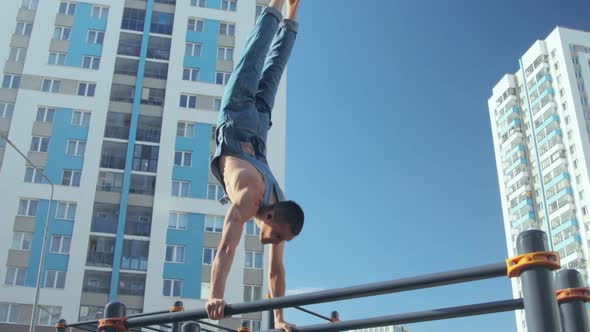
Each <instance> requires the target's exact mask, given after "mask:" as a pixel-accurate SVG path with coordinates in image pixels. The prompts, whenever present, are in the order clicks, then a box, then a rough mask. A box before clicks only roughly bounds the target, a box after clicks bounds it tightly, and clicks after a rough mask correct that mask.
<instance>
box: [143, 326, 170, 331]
mask: <svg viewBox="0 0 590 332" xmlns="http://www.w3.org/2000/svg"><path fill="white" fill-rule="evenodd" d="M141 328H142V329H148V330H152V331H156V332H168V331H166V330H160V329H157V328H155V327H151V326H142V327H141Z"/></svg>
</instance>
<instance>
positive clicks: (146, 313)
mask: <svg viewBox="0 0 590 332" xmlns="http://www.w3.org/2000/svg"><path fill="white" fill-rule="evenodd" d="M167 312H170V311H169V310H161V311H155V312H142V313H140V314H134V315H129V316H127V317H128V318H132V317H133V318H135V317H144V316H151V315H159V314H164V313H167ZM82 325H96V326H94V328H96V327H97V326H98V319H95V320H87V321H83V322H77V323H72V324H66V327H67V328H69V327H78V326H82Z"/></svg>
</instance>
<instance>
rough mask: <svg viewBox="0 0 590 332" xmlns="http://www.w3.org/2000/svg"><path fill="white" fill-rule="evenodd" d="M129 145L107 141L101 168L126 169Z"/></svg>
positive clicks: (104, 146)
mask: <svg viewBox="0 0 590 332" xmlns="http://www.w3.org/2000/svg"><path fill="white" fill-rule="evenodd" d="M126 155H127V144H126V143H117V142H107V141H105V142H104V143H103V145H102V153H101V158H100V167H103V168H112V169H125V159H126Z"/></svg>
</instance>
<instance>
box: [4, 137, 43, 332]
mask: <svg viewBox="0 0 590 332" xmlns="http://www.w3.org/2000/svg"><path fill="white" fill-rule="evenodd" d="M0 137H2V138H3V139H4V140H5V141H6V142H7V143H8V144H10V146H12V147H13V148H14V149H15V150H16V152H18V154H20V155H21V156H22V157H23V158H24V159H25V160H26V161H27V162H28V163H29V164H30V165H31V166H33V168H35V169H36V170H37V171H38V172H41V176H43V178H44V179H45V180H47V182H49V185H51V194H50V196H49V204H48V205H47V217H46V218H45V230H44V231H43V242H42V244H41V259H40V261H39V269H38V270H37V283H36V284H35V301H34V303H33V314H32V315H31V324H30V325H29V332H35V326H36V325H37V324H36V320H37V306H38V305H39V290H40V287H41V275H42V274H43V263H44V262H45V246H46V245H47V232H48V231H49V215H50V214H51V204H53V189H54V184H53V182H52V181H51V180H49V178H48V177H47V176H46V175H45V172H43V169H42V168H40V167H39V166H37V165H35V164H33V162H31V160H30V159H29V158H27V156H26V155H25V154H24V153H22V152H21V151H20V150H19V148H17V147H16V145H14V143H12V141H11V140H10V139H9V138H8V134H0Z"/></svg>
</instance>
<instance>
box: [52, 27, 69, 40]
mask: <svg viewBox="0 0 590 332" xmlns="http://www.w3.org/2000/svg"><path fill="white" fill-rule="evenodd" d="M71 34H72V29H71V28H68V27H60V26H56V27H55V30H53V39H57V40H70V35H71Z"/></svg>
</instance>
